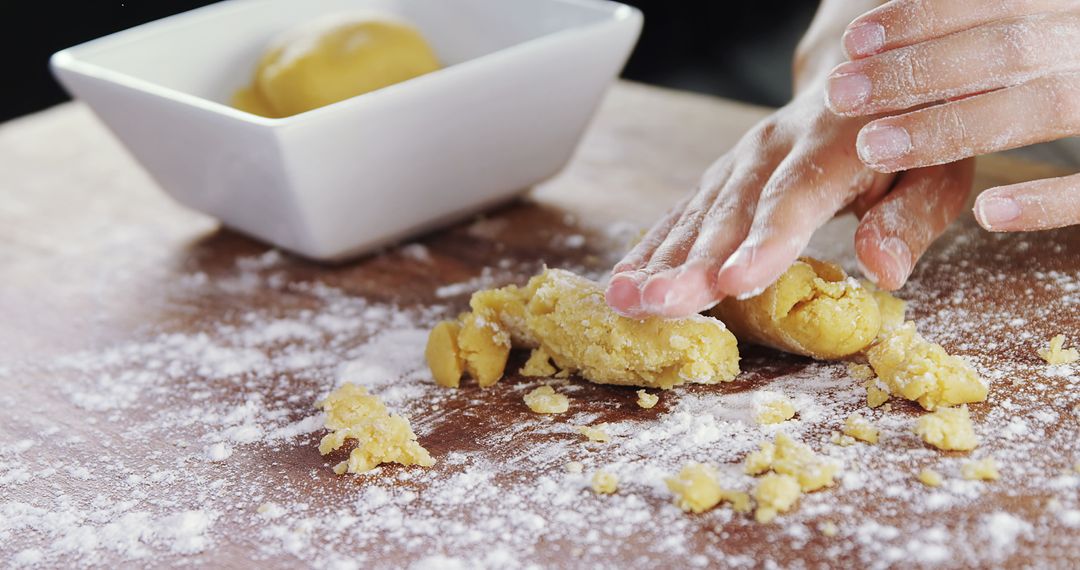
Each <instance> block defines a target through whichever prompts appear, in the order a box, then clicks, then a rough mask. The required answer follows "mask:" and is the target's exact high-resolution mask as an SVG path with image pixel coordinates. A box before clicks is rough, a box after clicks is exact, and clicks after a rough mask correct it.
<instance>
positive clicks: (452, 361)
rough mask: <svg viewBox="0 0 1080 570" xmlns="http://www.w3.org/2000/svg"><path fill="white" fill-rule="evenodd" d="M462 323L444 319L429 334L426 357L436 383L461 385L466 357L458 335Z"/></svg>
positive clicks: (450, 386)
mask: <svg viewBox="0 0 1080 570" xmlns="http://www.w3.org/2000/svg"><path fill="white" fill-rule="evenodd" d="M460 334H461V325H459V324H458V323H455V322H453V321H442V322H441V323H439V324H437V325H435V328H433V329H431V334H430V335H429V336H428V341H427V348H425V349H424V357H425V358H427V363H428V367H429V368H431V375H432V376H434V377H435V383H436V384H438V385H440V386H446V387H447V388H457V387H458V386H460V385H461V375H462V374H463V373H464V372H465V359H464V358H462V356H461V351H460V350H459V349H458V336H459V335H460Z"/></svg>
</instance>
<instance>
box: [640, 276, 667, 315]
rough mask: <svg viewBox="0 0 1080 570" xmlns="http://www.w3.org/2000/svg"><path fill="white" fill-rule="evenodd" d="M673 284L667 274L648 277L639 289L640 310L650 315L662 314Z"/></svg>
mask: <svg viewBox="0 0 1080 570" xmlns="http://www.w3.org/2000/svg"><path fill="white" fill-rule="evenodd" d="M673 283H674V280H673V279H672V278H671V277H670V276H669V275H668V274H667V273H661V274H657V275H653V276H652V277H650V278H649V280H648V281H646V282H645V285H643V286H642V287H641V306H642V308H643V309H644V310H645V311H647V312H649V313H652V314H656V315H660V314H663V313H664V305H665V304H666V302H667V299H668V295H669V293H670V292H671V289H672V285H673Z"/></svg>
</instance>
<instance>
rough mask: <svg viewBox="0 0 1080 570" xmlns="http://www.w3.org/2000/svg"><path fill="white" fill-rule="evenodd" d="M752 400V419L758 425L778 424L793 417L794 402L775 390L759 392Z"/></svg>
mask: <svg viewBox="0 0 1080 570" xmlns="http://www.w3.org/2000/svg"><path fill="white" fill-rule="evenodd" d="M756 396H758V397H756V398H755V401H754V421H755V422H757V423H758V424H759V425H770V424H779V423H783V422H786V421H788V420H790V419H791V418H793V417H795V412H796V410H795V404H794V403H792V401H791V400H790V399H788V397H787V396H785V395H783V394H779V393H776V392H767V391H766V392H759V393H758V394H756Z"/></svg>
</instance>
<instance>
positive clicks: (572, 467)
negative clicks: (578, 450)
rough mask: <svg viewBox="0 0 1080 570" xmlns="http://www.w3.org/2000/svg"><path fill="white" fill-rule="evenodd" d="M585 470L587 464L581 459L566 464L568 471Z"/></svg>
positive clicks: (578, 471) (577, 471) (579, 471)
mask: <svg viewBox="0 0 1080 570" xmlns="http://www.w3.org/2000/svg"><path fill="white" fill-rule="evenodd" d="M584 470H585V465H583V464H582V463H581V462H580V461H571V462H570V463H567V464H566V472H567V473H581V472H582V471H584Z"/></svg>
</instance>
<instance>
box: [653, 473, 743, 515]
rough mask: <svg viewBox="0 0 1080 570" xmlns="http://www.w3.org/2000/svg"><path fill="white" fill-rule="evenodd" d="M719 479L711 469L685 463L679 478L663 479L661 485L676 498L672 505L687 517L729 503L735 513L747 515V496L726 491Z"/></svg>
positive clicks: (676, 476)
mask: <svg viewBox="0 0 1080 570" xmlns="http://www.w3.org/2000/svg"><path fill="white" fill-rule="evenodd" d="M718 479H719V477H718V475H717V473H716V469H715V468H714V467H712V466H711V465H705V464H702V463H687V464H686V465H684V466H683V468H682V470H680V471H679V473H678V474H676V475H674V476H672V477H668V478H666V479H664V483H665V484H667V488H668V490H670V491H671V492H672V494H674V495H675V504H676V505H678V506H679V508H680V509H682V510H684V511H686V512H688V513H689V512H692V513H703V512H705V511H707V510H709V509H711V508H713V507H715V506H716V505H718V504H719V503H720V501H728V502H730V503H731V505H732V508H733V509H734V510H735V512H739V513H746V512H750V495H749V494H747V493H744V492H742V491H734V490H730V489H725V488H723V487H722V486H721V485H720V482H719V480H718Z"/></svg>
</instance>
